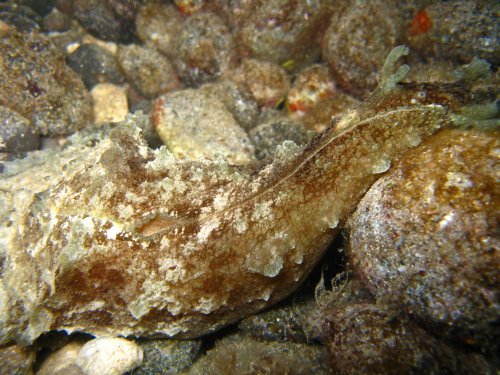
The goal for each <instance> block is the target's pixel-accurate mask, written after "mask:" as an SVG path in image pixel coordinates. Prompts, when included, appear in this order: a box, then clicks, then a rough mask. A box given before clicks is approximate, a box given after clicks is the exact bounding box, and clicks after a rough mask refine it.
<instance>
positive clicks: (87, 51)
mask: <svg viewBox="0 0 500 375" xmlns="http://www.w3.org/2000/svg"><path fill="white" fill-rule="evenodd" d="M66 62H67V64H68V65H69V66H70V67H71V68H72V69H73V70H74V71H75V72H77V73H78V74H80V76H81V77H82V79H83V82H84V83H85V86H87V88H88V89H89V90H91V89H92V88H93V87H94V86H95V85H97V84H98V83H104V82H109V83H116V84H120V83H123V82H124V80H125V79H124V77H123V75H122V73H121V71H120V68H119V66H118V63H117V61H116V58H115V56H113V55H112V54H111V53H110V52H109V51H107V50H106V49H104V48H102V47H100V46H98V45H96V44H82V45H81V46H80V47H78V48H77V49H76V50H75V51H74V52H73V53H72V54H70V55H69V56H68V57H67V58H66Z"/></svg>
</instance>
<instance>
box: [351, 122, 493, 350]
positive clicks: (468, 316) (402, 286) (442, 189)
mask: <svg viewBox="0 0 500 375" xmlns="http://www.w3.org/2000/svg"><path fill="white" fill-rule="evenodd" d="M499 139H500V138H499V133H498V131H497V132H478V131H472V130H467V131H463V130H443V131H442V132H440V133H439V134H436V135H435V136H434V137H433V138H431V139H430V140H429V141H428V142H425V143H424V144H422V145H421V146H420V147H418V148H417V149H415V150H412V151H411V152H409V153H408V154H407V155H406V156H405V157H404V158H403V159H402V160H401V162H400V163H399V164H398V165H397V166H396V167H395V168H393V169H392V170H391V171H390V172H389V173H388V174H387V175H386V176H384V177H382V178H381V179H380V180H378V181H377V182H376V183H375V184H374V185H373V186H372V187H371V188H370V190H369V191H368V192H367V194H366V195H365V197H364V198H363V200H362V201H361V203H360V204H359V206H358V208H357V211H356V212H355V214H354V215H353V217H352V218H351V219H350V221H349V228H350V229H351V233H350V247H349V248H350V250H349V254H350V258H351V260H352V263H353V266H354V267H355V268H356V269H357V270H358V271H359V273H360V275H362V277H363V278H364V280H365V281H366V282H367V287H368V288H370V289H371V290H372V291H373V292H374V293H375V294H376V295H377V296H378V298H379V299H383V300H387V301H391V303H396V304H402V305H403V307H404V309H405V310H407V311H408V312H409V313H410V314H412V315H414V316H416V317H417V318H418V319H419V320H421V321H423V322H424V323H425V325H426V326H427V327H433V328H434V330H435V332H440V333H441V334H445V335H447V336H449V337H453V338H454V339H457V340H460V341H462V342H464V343H467V344H471V345H474V346H479V347H481V348H482V349H483V350H484V351H486V352H492V353H494V352H495V348H496V345H498V340H499V336H498V331H497V330H496V328H495V327H496V326H497V325H498V317H499V315H500V307H499V306H500V300H499V298H500V290H499V285H500V279H499V277H500V275H499V272H498V270H499V268H500V254H499V250H498V249H499V245H500V242H499V241H500V232H499V226H498V222H499V219H500V218H499V212H498V207H499V205H500V190H499V187H498V178H499V157H500V142H499Z"/></svg>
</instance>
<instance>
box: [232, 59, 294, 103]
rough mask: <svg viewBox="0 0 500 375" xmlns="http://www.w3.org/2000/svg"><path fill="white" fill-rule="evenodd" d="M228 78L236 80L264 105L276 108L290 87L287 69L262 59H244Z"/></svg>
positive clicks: (244, 89)
mask: <svg viewBox="0 0 500 375" xmlns="http://www.w3.org/2000/svg"><path fill="white" fill-rule="evenodd" d="M228 78H229V79H231V80H233V81H234V82H236V83H237V84H238V85H239V87H240V88H241V90H243V91H246V92H248V93H250V94H251V95H253V97H254V98H255V100H257V102H258V103H259V104H260V105H261V106H262V107H268V108H274V107H275V106H276V105H277V104H279V103H280V102H281V101H282V100H283V99H284V98H285V96H286V94H287V93H288V90H289V89H290V78H289V77H288V74H287V73H286V71H285V70H284V69H283V68H282V67H280V66H279V65H276V64H273V63H270V62H266V61H261V60H255V59H245V60H243V61H242V63H241V65H240V66H239V67H238V68H237V69H236V70H235V71H234V72H231V73H230V74H228Z"/></svg>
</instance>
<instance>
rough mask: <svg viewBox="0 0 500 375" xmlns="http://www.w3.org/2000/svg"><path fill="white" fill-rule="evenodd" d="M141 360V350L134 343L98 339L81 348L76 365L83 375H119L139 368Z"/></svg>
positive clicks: (109, 338)
mask: <svg viewBox="0 0 500 375" xmlns="http://www.w3.org/2000/svg"><path fill="white" fill-rule="evenodd" d="M142 358H143V352H142V349H141V347H140V346H139V345H137V344H136V343H135V342H133V341H129V340H125V339H122V338H118V337H100V338H97V339H94V340H90V341H88V342H87V343H85V345H83V346H82V348H81V349H80V351H79V352H78V357H77V359H76V364H77V365H78V367H80V368H81V369H82V370H83V373H84V374H85V375H121V374H124V373H126V372H127V371H131V370H133V369H134V368H136V367H137V366H139V365H140V364H141V363H142Z"/></svg>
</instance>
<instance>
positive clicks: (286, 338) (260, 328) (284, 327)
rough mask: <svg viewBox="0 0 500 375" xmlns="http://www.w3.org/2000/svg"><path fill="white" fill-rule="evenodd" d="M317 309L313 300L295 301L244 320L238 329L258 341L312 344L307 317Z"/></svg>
mask: <svg viewBox="0 0 500 375" xmlns="http://www.w3.org/2000/svg"><path fill="white" fill-rule="evenodd" d="M316 309H317V305H316V302H315V301H314V299H312V298H311V299H309V300H304V299H303V300H300V301H295V300H294V301H293V302H292V303H287V304H283V305H282V306H277V307H274V308H271V309H269V310H267V311H264V312H261V313H259V314H255V315H251V316H249V317H247V318H245V319H243V320H242V321H241V322H240V324H238V329H239V330H240V332H241V333H242V334H243V335H244V336H250V337H253V338H255V339H257V340H266V341H280V342H296V343H304V344H306V343H310V342H311V340H310V337H308V334H309V330H308V327H306V325H308V324H309V322H307V321H306V316H309V315H312V314H313V313H314V310H316Z"/></svg>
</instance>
